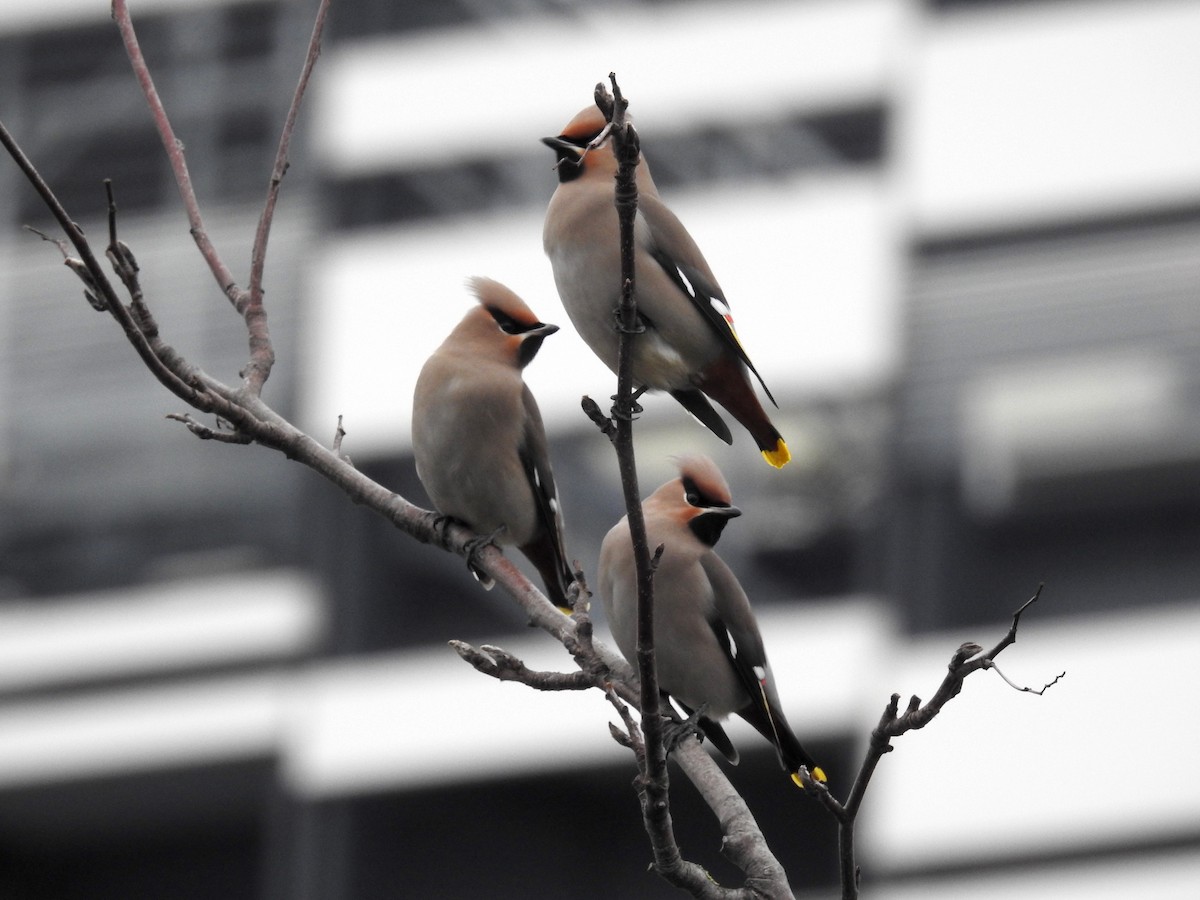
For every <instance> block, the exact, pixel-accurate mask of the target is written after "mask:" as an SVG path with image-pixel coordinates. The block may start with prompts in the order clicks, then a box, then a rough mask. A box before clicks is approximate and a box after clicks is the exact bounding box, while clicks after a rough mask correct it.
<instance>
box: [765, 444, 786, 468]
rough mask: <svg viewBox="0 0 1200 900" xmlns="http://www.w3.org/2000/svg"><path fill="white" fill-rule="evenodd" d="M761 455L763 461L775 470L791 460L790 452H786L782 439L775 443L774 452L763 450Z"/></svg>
mask: <svg viewBox="0 0 1200 900" xmlns="http://www.w3.org/2000/svg"><path fill="white" fill-rule="evenodd" d="M762 455H763V459H765V460H766V461H767V462H769V463H770V464H771V465H773V466H774V467H775V468H777V469H782V468H783V467H784V466H786V465H787V464H788V460H790V459H791V458H792V454H791V451H790V450H788V448H787V444H785V443H784V442H783V438H780V439H779V440H778V441H777V442H776V444H775V449H774V450H764V451H763V452H762Z"/></svg>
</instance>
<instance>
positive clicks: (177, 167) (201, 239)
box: [112, 0, 240, 307]
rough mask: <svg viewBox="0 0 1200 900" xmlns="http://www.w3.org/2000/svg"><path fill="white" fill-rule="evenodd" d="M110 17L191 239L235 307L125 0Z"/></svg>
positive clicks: (234, 290) (233, 286) (115, 0)
mask: <svg viewBox="0 0 1200 900" xmlns="http://www.w3.org/2000/svg"><path fill="white" fill-rule="evenodd" d="M112 17H113V20H114V21H115V22H116V23H117V29H118V30H119V31H120V33H121V41H122V43H124V45H125V53H126V54H127V55H128V56H129V63H130V66H132V68H133V74H134V76H135V77H136V78H137V80H138V84H139V85H141V87H142V93H143V94H145V96H146V104H147V105H148V106H149V107H150V114H151V116H152V117H153V118H154V127H155V128H157V129H158V136H159V139H160V140H161V141H162V145H163V149H164V150H166V152H167V159H168V160H170V163H171V171H172V172H173V173H174V174H175V184H176V185H178V187H179V196H180V198H181V199H182V200H183V208H184V209H185V210H186V211H187V217H188V223H189V224H190V225H191V232H192V239H193V240H194V241H195V242H196V246H197V247H198V248H199V250H200V255H201V256H203V257H204V261H205V262H206V263H208V268H209V271H210V272H212V275H213V277H214V278H215V279H216V280H217V284H218V285H219V286H220V288H221V290H222V292H224V294H225V296H226V297H228V298H229V302H230V303H232V304H234V306H235V307H236V306H237V299H238V295H239V293H240V289H239V288H238V286H237V283H236V282H235V280H234V277H233V273H232V272H231V271H230V270H229V267H228V266H226V265H225V263H224V262H223V261H222V260H221V255H220V254H219V253H218V252H217V248H216V247H215V246H214V245H213V242H212V240H211V239H210V238H209V236H208V232H207V231H206V230H205V228H204V219H203V217H202V216H201V215H200V204H199V203H198V202H197V200H196V191H195V189H194V188H193V187H192V176H191V175H190V174H189V172H188V167H187V158H186V157H185V156H184V153H183V142H182V141H180V140H179V139H178V138H177V137H176V136H175V129H173V128H172V127H171V120H170V119H169V118H168V117H167V111H166V109H165V108H164V107H163V103H162V99H161V98H160V97H159V96H158V89H157V88H156V87H155V86H154V79H153V78H151V77H150V69H149V67H148V66H147V65H146V58H145V57H144V56H143V55H142V48H141V45H140V44H139V43H138V39H137V33H136V32H135V31H134V28H133V19H132V18H131V17H130V15H129V7H128V6H127V4H126V2H125V0H112Z"/></svg>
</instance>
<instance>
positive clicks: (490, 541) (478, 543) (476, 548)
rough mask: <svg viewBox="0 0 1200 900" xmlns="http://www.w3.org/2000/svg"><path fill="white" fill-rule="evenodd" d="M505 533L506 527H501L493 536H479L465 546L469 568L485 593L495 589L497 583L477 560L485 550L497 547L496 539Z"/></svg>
mask: <svg viewBox="0 0 1200 900" xmlns="http://www.w3.org/2000/svg"><path fill="white" fill-rule="evenodd" d="M503 531H504V526H503V525H501V526H500V527H499V528H497V529H496V530H495V531H493V532H492V533H491V534H486V535H484V534H481V535H477V536H475V537H473V538H471V539H470V540H468V541H467V542H466V543H465V544H463V551H464V553H465V554H466V557H467V568H468V569H470V570H471V574H472V575H473V576H475V580H476V581H478V582H479V583H480V585H482V586H483V589H484V590H485V591H490V590H491V589H492V588H493V587H495V586H496V582H495V581H494V580H493V579H492V576H490V575H488V574H487V573H486V572H484V571H483V570H482V569H481V568H479V565H478V562H477V560H478V557H479V554H480V553H482V552H483V551H484V549H485V548H487V547H495V546H496V538H498V537H499V536H500V534H501V533H502V532H503Z"/></svg>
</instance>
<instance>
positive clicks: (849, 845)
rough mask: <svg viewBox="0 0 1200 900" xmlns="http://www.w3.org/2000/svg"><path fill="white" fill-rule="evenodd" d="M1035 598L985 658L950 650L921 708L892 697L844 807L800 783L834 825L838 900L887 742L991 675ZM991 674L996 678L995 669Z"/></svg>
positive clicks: (848, 886)
mask: <svg viewBox="0 0 1200 900" xmlns="http://www.w3.org/2000/svg"><path fill="white" fill-rule="evenodd" d="M1041 593H1042V586H1041V585H1038V589H1037V591H1036V593H1034V595H1033V596H1032V597H1030V598H1029V599H1028V600H1027V601H1026V602H1025V603H1024V604H1023V605H1022V606H1021V608H1020V609H1018V610H1017V611H1016V612H1015V613H1013V620H1012V624H1011V625H1010V626H1009V629H1008V632H1007V633H1006V634H1005V635H1004V637H1003V638H1002V639H1001V640H1000V642H999V643H998V644H996V646H995V647H993V648H992V649H991V650H989V651H988V652H987V653H982V654H981V651H982V650H983V648H982V647H981V646H979V644H976V643H972V642H967V643H964V644H962V645H961V646H960V647H959V648H958V649H957V650H955V651H954V654H953V655H952V656H951V657H950V663H949V665H948V666H947V667H946V668H947V671H946V676H945V677H944V678H943V679H942V683H941V684H940V685H939V686H938V689H937V690H936V691H935V692H934V694H933V696H932V697H931V698H930V699H929V700H928V701H927V702H926V703H925V704H922V703H921V699H920V698H919V697H916V696H913V697H910V698H909V701H908V705H907V706H906V707H905V710H904V712H903V713H901V712H900V695H899V694H892V696H891V699H890V700H889V701H888V705H887V707H886V708H885V709H884V711H883V714H882V715H881V716H880V718H879V724H878V725H876V726H875V729H874V730H873V731H872V732H871V737H870V740H869V741H868V745H867V755H866V757H865V758H864V759H863V763H862V766H861V767H860V768H859V771H858V775H857V777H856V778H855V779H854V785H853V786H852V787H851V789H850V794H849V795H848V796H847V798H846V802H845V803H844V804H843V803H840V802H839V801H838V800H837V798H835V797H834V796H833V794H832V793H830V791H829V789H828V788H827V787H826V786H825V785H823V784H820V783H819V782H815V781H813V780H811V779H806V780H805V787H808V788H811V789H812V790H813V791H814V793H815V795H816V797H817V799H818V800H819V801H820V803H821V805H822V806H824V807H825V808H826V810H828V811H829V813H830V814H831V815H832V816H833V817H834V818H835V819H836V820H837V823H838V867H839V872H840V875H841V883H842V900H857V898H858V877H859V870H858V865H857V863H856V862H855V852H854V825H855V821H856V819H857V816H858V811H859V809H860V808H861V807H862V801H863V797H864V796H865V795H866V792H867V786H868V785H869V784H870V781H871V777H872V775H874V773H875V769H876V767H877V766H878V765H879V762H880V760H882V759H883V757H884V755H885V754H887V753H890V752H891V751H892V738H895V737H899V736H900V735H902V734H905V733H906V732H909V731H915V730H917V729H919V728H924V727H925V726H926V725H928V724H929V723H930V722H931V721H932V720H933V718H934V717H935V716H937V714H938V713H939V712H941V711H942V708H943V707H944V706H945V705H946V704H947V703H948V702H949V701H950V700H952V699H953V698H954V697H956V696H958V694H959V693H960V692H961V691H962V687H963V680H964V679H965V678H966V677H967V676H968V675H970V674H971V673H972V672H978V671H980V670H981V669H995V668H996V663H995V658H996V656H997V655H999V654H1000V653H1001V652H1002V651H1003V650H1004V649H1005V648H1006V647H1008V646H1009V645H1010V644H1013V643H1014V642H1015V641H1016V639H1017V627H1018V625H1019V624H1020V622H1021V614H1022V613H1024V612H1025V610H1027V609H1028V608H1029V607H1030V606H1031V605H1032V604H1033V603H1035V602H1037V599H1038V598H1039V597H1040V596H1041ZM997 672H999V670H998V669H997ZM1065 675H1066V672H1064V673H1062V675H1059V676H1058V677H1057V678H1055V679H1054V681H1051V682H1050V683H1049V684H1047V685H1045V686H1043V687H1042V688H1041V690H1034V689H1033V688H1027V687H1026V688H1021V687H1017V686H1016V685H1014V684H1012V682H1010V681H1008V679H1007V678H1005V679H1004V680H1005V681H1006V682H1008V683H1009V684H1010V685H1012V687H1014V688H1016V689H1017V690H1020V691H1028V692H1030V693H1034V694H1043V693H1045V692H1046V690H1048V689H1049V688H1050V687H1051V686H1053V685H1054V684H1056V683H1057V682H1058V681H1059V679H1061V678H1062V677H1063V676H1065ZM1001 677H1002V678H1003V677H1004V676H1003V674H1001Z"/></svg>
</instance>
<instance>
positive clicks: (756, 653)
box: [597, 456, 825, 784]
mask: <svg viewBox="0 0 1200 900" xmlns="http://www.w3.org/2000/svg"><path fill="white" fill-rule="evenodd" d="M731 500H732V497H731V495H730V493H729V486H728V485H727V484H726V483H725V478H724V477H723V476H722V475H721V472H720V470H719V469H718V468H717V467H716V465H715V464H714V463H713V461H712V460H710V459H708V458H707V457H704V456H692V457H684V458H682V459H680V460H679V477H678V478H676V479H673V480H672V481H668V482H667V483H666V484H664V485H663V486H662V487H660V488H659V489H658V490H656V491H655V492H654V493H653V494H651V495H650V496H649V497H648V498H647V499H646V500H644V501H643V502H642V512H643V514H644V516H645V519H646V535H647V542H648V544H649V547H650V548H654V547H657V546H658V545H660V544H661V545H662V546H663V553H662V558H661V559H660V560H659V562H658V567H657V569H656V570H655V572H654V654H655V660H656V663H657V670H658V682H659V689H660V690H661V691H662V693H664V694H666V695H668V696H670V697H672V698H673V699H674V700H675V702H676V703H678V704H679V705H680V706H681V707H682V708H683V709H684V711H685V712H687V713H688V715H692V714H693V713H695V712H699V714H700V715H699V720H698V725H699V727H700V729H701V731H703V732H704V734H705V735H706V736H707V737H708V738H709V739H710V740H711V741H712V742H713V745H714V746H715V747H717V749H719V750H720V751H721V752H722V753H723V754H724V755H725V757H726V758H727V759H729V761H730V762H733V763H736V762H737V761H738V754H737V750H735V749H734V747H733V745H732V743H730V741H729V738H728V736H727V735H726V734H725V732H724V729H722V728H721V726H720V725H719V724H718V722H717V720H719V719H723V718H725V717H726V716H728V715H729V714H730V713H736V714H738V715H739V716H741V717H742V718H743V719H745V720H746V721H747V722H749V723H750V724H751V725H753V726H754V727H755V729H757V730H758V732H759V733H760V734H762V735H763V737H765V738H766V739H767V740H768V741H770V742H771V743H772V744H773V745H774V746H775V750H776V752H777V753H778V754H779V761H780V763H781V764H782V765H783V767H784V769H786V770H787V771H788V772H789V773H790V774H791V776H792V779H793V780H794V781H795V782H796V783H797V784H800V779H799V776H798V775H797V774H796V773H797V770H798V769H799V768H800V766H805V767H807V769H808V771H809V773H810V774H811V775H812V776H813V777H814V778H816V779H817V780H819V781H825V773H824V772H823V771H822V770H821V768H820V767H819V766H818V765H817V764H816V763H815V762H814V761H813V758H812V757H811V756H810V755H809V754H808V751H806V750H805V749H804V747H803V746H802V745H801V744H800V741H799V740H798V739H797V738H796V735H795V733H794V732H793V731H792V729H791V726H789V725H788V723H787V719H786V718H785V717H784V715H783V710H782V709H781V707H780V703H779V693H778V690H777V689H776V685H775V678H774V676H773V675H772V673H771V665H770V663H769V662H767V654H766V650H765V649H764V648H763V640H762V635H761V634H760V633H759V630H758V623H757V622H756V621H755V618H754V613H753V611H752V610H751V609H750V601H749V600H748V599H747V597H746V592H745V591H744V590H742V586H741V585H740V584H739V583H738V580H737V578H736V577H735V576H734V574H733V572H732V571H730V569H729V567H728V566H727V565H725V563H724V561H722V559H721V558H720V557H719V556H717V554H716V553H715V552H714V550H713V546H714V545H715V544H716V543H717V540H718V539H719V538H720V537H721V532H722V531H723V530H724V528H725V526H726V524H728V522H729V520H730V519H732V518H735V517H736V516H740V515H741V514H742V513H741V510H739V509H738V508H737V507H736V506H733V505H731ZM597 568H598V571H597V591H598V592H599V594H600V599H601V601H602V602H603V604H604V611H605V613H606V614H607V615H608V622H609V627H610V628H611V629H612V633H613V637H614V639H615V640H616V642H617V646H618V647H620V648H621V652H622V653H623V654H624V655H625V658H626V659H628V660H629V661H630V662H631V663H633V664H634V665H636V662H634V661H635V660H636V658H637V657H636V652H637V620H638V610H637V578H636V572H635V568H634V555H633V544H632V541H631V538H630V532H629V521H628V518H623V519H621V521H620V522H618V523H617V524H616V525H615V526H613V528H612V530H611V531H609V532H608V534H607V535H606V536H605V538H604V542H603V544H602V545H601V548H600V562H599V565H598V567H597Z"/></svg>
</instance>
